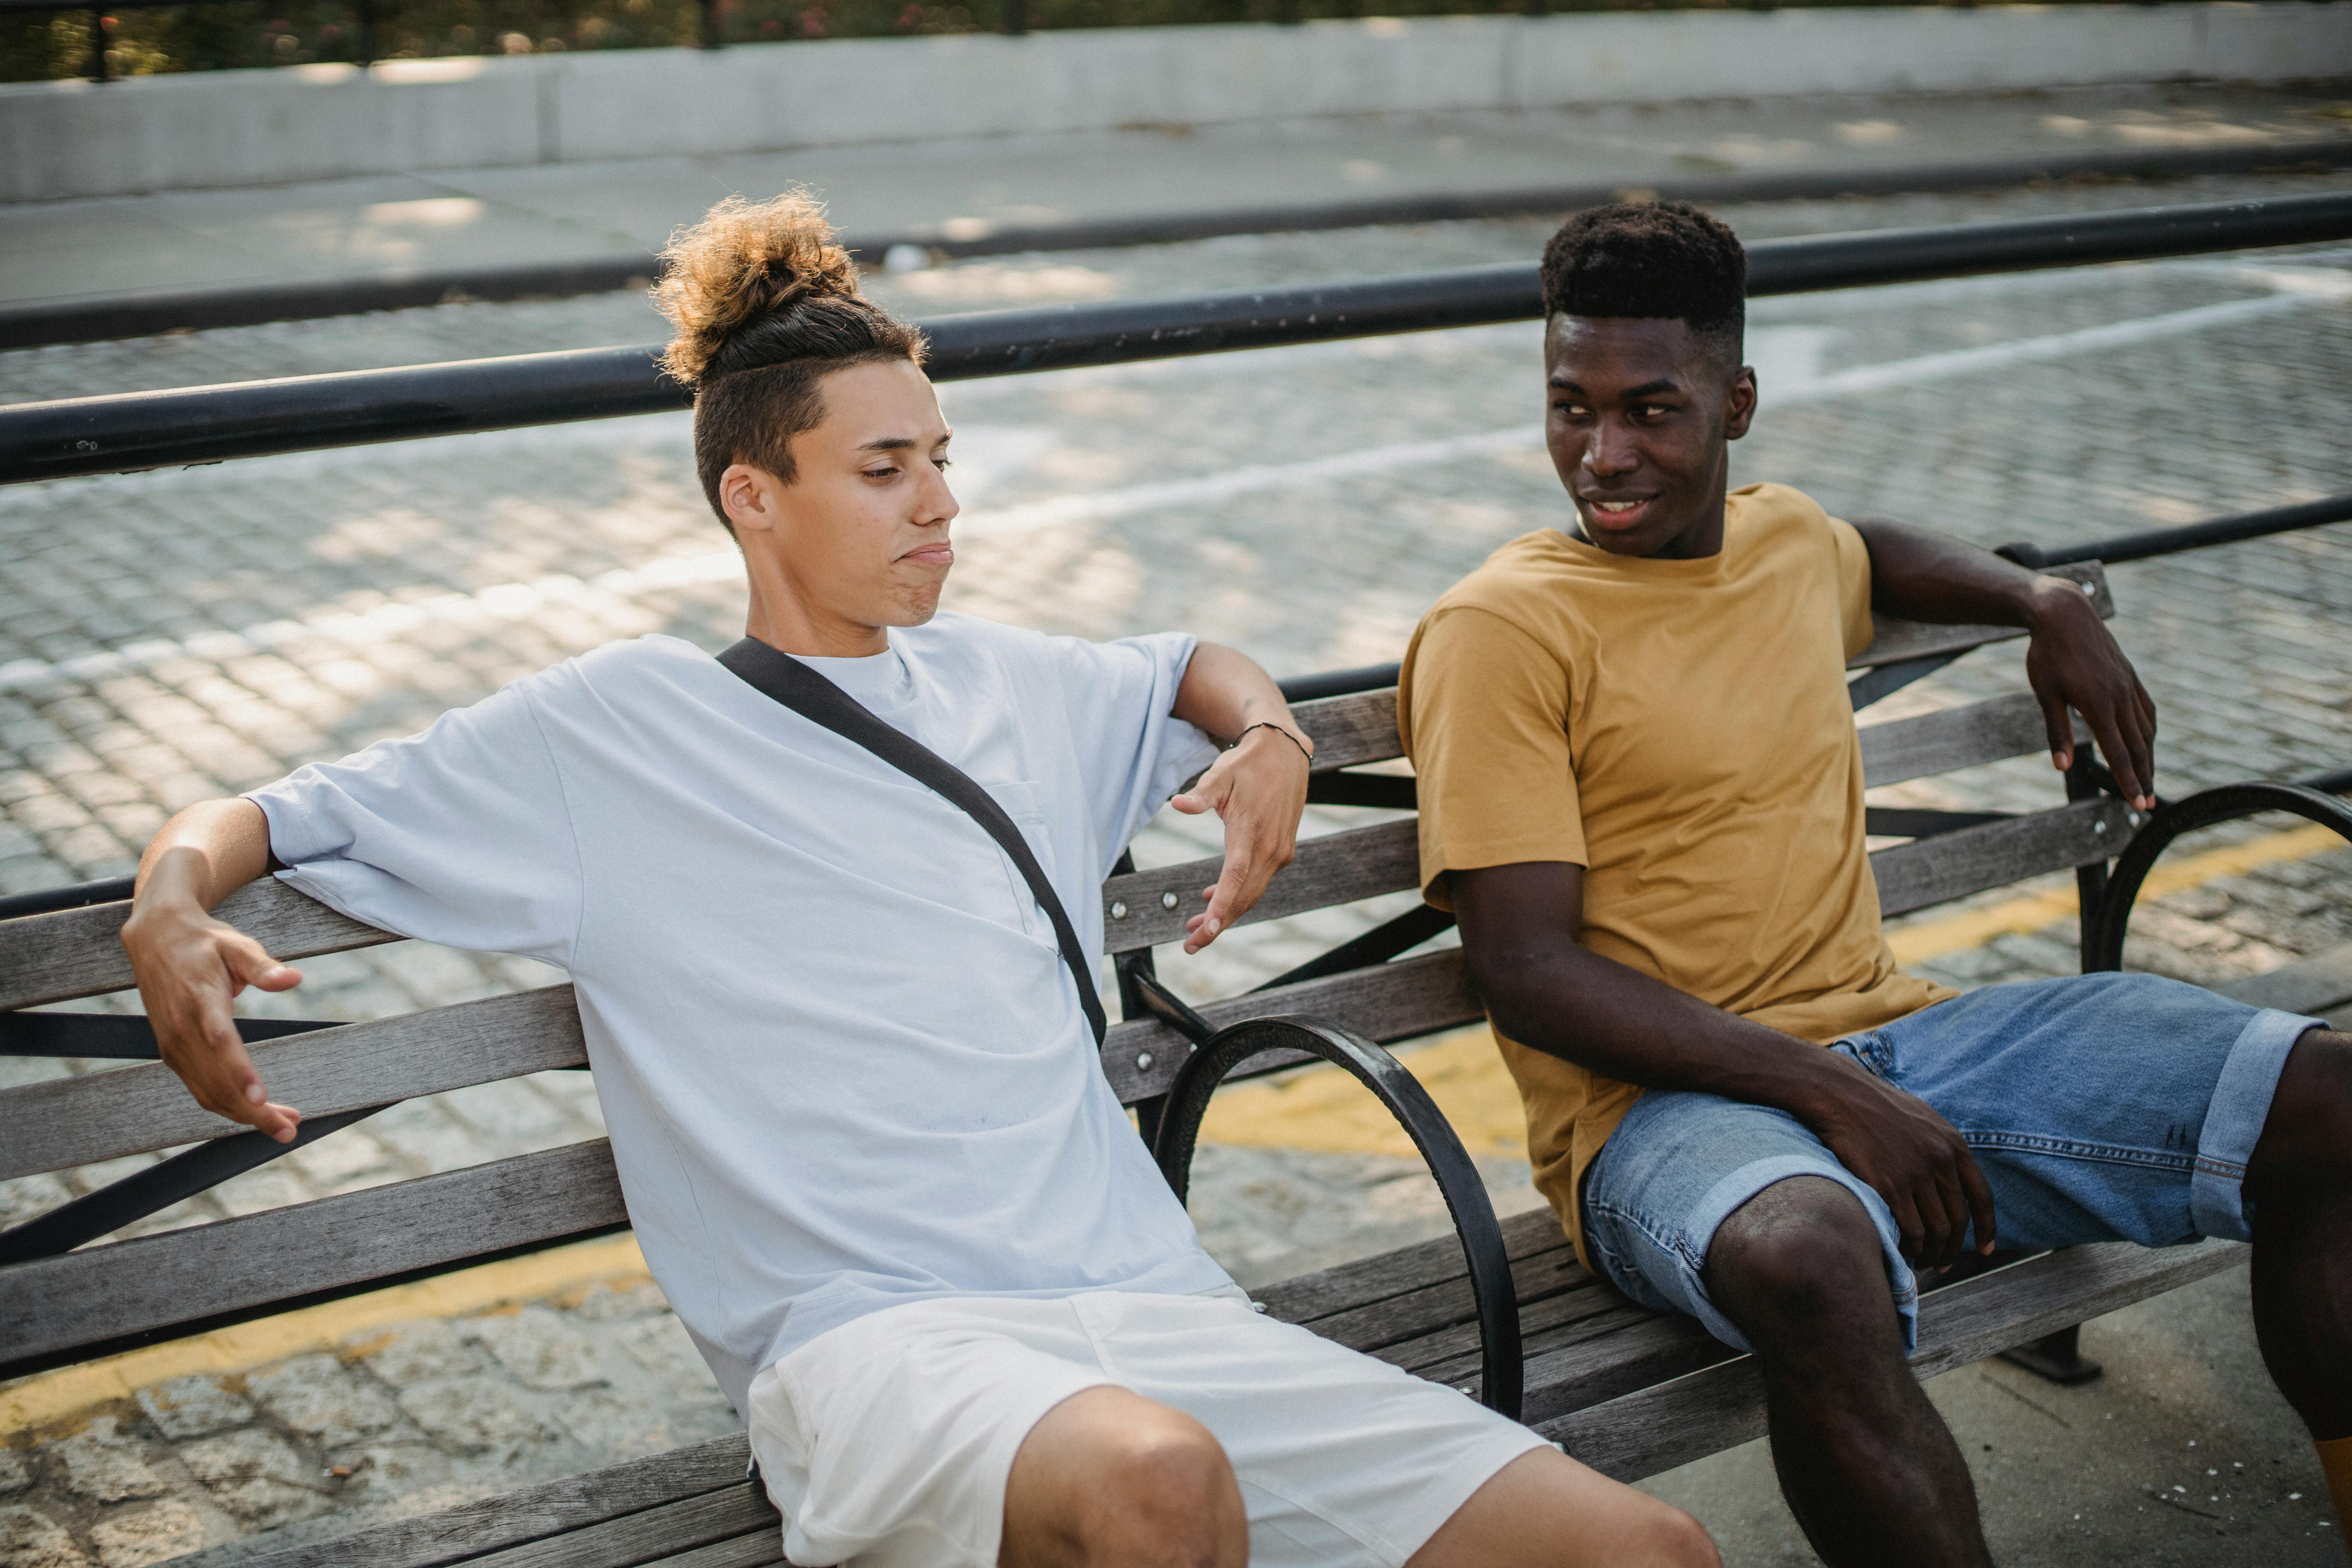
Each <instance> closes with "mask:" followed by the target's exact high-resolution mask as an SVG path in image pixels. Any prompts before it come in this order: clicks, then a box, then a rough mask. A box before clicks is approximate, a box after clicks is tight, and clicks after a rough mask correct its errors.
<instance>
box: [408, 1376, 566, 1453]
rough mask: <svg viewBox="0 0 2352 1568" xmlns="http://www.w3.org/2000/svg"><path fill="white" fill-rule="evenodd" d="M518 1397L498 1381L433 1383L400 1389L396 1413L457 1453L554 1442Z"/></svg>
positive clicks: (477, 1379) (431, 1380) (442, 1379)
mask: <svg viewBox="0 0 2352 1568" xmlns="http://www.w3.org/2000/svg"><path fill="white" fill-rule="evenodd" d="M520 1394H521V1391H520V1389H517V1388H515V1387H514V1386H513V1385H512V1384H508V1383H507V1382H505V1381H504V1380H503V1379H499V1378H492V1377H487V1376H481V1375H476V1376H471V1377H436V1378H428V1379H426V1380H425V1381H424V1382H422V1383H415V1384H410V1385H409V1386H408V1387H406V1388H404V1389H402V1390H401V1391H400V1407H401V1409H402V1410H404V1411H405V1412H406V1413H407V1414H408V1417H409V1419H411V1420H412V1421H415V1423H416V1424H417V1425H418V1426H422V1427H424V1428H425V1430H426V1431H427V1432H430V1433H432V1434H433V1436H436V1437H438V1438H439V1439H441V1440H442V1441H443V1442H445V1443H446V1444H448V1445H450V1446H451V1447H454V1448H456V1449H457V1450H458V1451H459V1452H461V1453H482V1452H485V1451H488V1450H492V1449H497V1450H501V1451H520V1450H526V1449H528V1448H530V1447H532V1446H533V1445H536V1444H540V1443H544V1442H547V1441H549V1440H551V1439H552V1438H553V1437H554V1436H556V1434H555V1431H554V1429H553V1428H552V1427H551V1426H548V1424H547V1423H546V1422H545V1421H543V1420H541V1418H540V1416H539V1415H537V1414H536V1413H535V1412H534V1411H532V1410H531V1409H530V1408H528V1407H527V1406H526V1405H525V1404H524V1402H523V1400H522V1398H521V1397H520Z"/></svg>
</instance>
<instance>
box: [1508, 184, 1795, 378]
mask: <svg viewBox="0 0 2352 1568" xmlns="http://www.w3.org/2000/svg"><path fill="white" fill-rule="evenodd" d="M1543 301H1544V317H1545V319H1546V320H1547V321H1549V319H1550V318H1552V317H1554V316H1637V317H1646V318H1649V319H1652V320H1666V321H1683V322H1685V323H1686V324H1687V325H1688V326H1689V327H1690V330H1691V331H1692V333H1693V334H1694V335H1696V336H1697V337H1699V338H1701V339H1704V340H1705V341H1706V346H1707V347H1708V348H1709V349H1710V350H1712V351H1714V352H1715V353H1718V354H1720V355H1721V356H1723V357H1724V358H1725V359H1726V360H1727V362H1728V363H1731V364H1733V365H1737V364H1738V363H1739V361H1740V356H1741V353H1742V352H1743V346H1744V345H1743V338H1744V336H1745V333H1746V331H1747V326H1748V252H1747V251H1746V250H1745V249H1743V248H1741V247H1740V244H1739V237H1738V236H1737V235H1735V234H1733V233H1732V232H1731V230H1730V229H1728V228H1727V227H1725V226H1724V225H1723V224H1722V223H1720V222H1718V221H1717V219H1715V218H1713V217H1710V216H1707V215H1706V213H1703V212H1701V211H1699V209H1698V208H1696V207H1695V206H1693V205H1690V204H1689V203H1688V202H1645V203H1632V202H1618V203H1613V204H1612V205H1608V206H1599V207H1587V208H1585V209H1584V211H1582V212H1580V213H1578V214H1576V215H1575V216H1572V217H1570V219H1569V220H1568V221H1567V222H1566V223H1564V224H1562V225H1560V226H1559V233H1558V234H1555V235H1553V236H1552V237H1551V241H1550V243H1549V244H1548V245H1546V246H1545V247H1544V253H1543Z"/></svg>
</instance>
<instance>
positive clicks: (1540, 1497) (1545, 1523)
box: [1405, 1448, 1719, 1568]
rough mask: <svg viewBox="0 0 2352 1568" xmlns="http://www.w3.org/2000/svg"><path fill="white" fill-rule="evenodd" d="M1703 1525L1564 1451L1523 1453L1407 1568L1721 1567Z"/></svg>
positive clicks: (1472, 1498) (1475, 1495)
mask: <svg viewBox="0 0 2352 1568" xmlns="http://www.w3.org/2000/svg"><path fill="white" fill-rule="evenodd" d="M1505 1563H1507V1564H1510V1565H1511V1568H1604V1565H1606V1568H1717V1564H1718V1563H1719V1559H1717V1556H1716V1554H1715V1542H1712V1541H1710V1540H1708V1539H1707V1534H1706V1531H1705V1530H1703V1529H1701V1528H1700V1526H1699V1522H1698V1521H1696V1520H1695V1519H1693V1518H1692V1517H1691V1516H1690V1515H1688V1514H1686V1513H1685V1512H1683V1511H1682V1510H1680V1509H1677V1508H1672V1507H1669V1506H1668V1505H1666V1504H1664V1503H1662V1502H1660V1501H1658V1500H1657V1499H1655V1498H1654V1497H1650V1496H1647V1495H1646V1494H1644V1493H1642V1492H1637V1491H1635V1490H1634V1489H1633V1488H1631V1487H1629V1486H1623V1485H1621V1484H1620V1483H1618V1482H1616V1481H1612V1480H1611V1479H1608V1478H1607V1477H1606V1476H1602V1475H1600V1474H1597V1473H1596V1472H1594V1471H1592V1470H1589V1469H1587V1468H1584V1467H1583V1466H1582V1465H1580V1464H1578V1463H1577V1462H1576V1461H1575V1460H1574V1459H1571V1458H1569V1457H1568V1456H1567V1455H1565V1454H1563V1453H1561V1452H1559V1450H1558V1449H1557V1448H1537V1449H1533V1450H1531V1451H1530V1452H1528V1453H1525V1454H1522V1455H1520V1456H1519V1457H1518V1458H1516V1459H1513V1460H1512V1461H1511V1462H1510V1463H1509V1464H1507V1465H1506V1466H1504V1467H1503V1468H1501V1469H1499V1470H1497V1471H1496V1472H1495V1474H1494V1475H1493V1476H1492V1477H1491V1478H1489V1479H1488V1480H1487V1482H1486V1485H1485V1486H1483V1487H1480V1488H1479V1489H1477V1490H1476V1491H1475V1492H1473V1493H1471V1494H1470V1500H1469V1501H1468V1502H1465V1503H1464V1504H1463V1505H1462V1506H1461V1507H1460V1508H1459V1509H1456V1510H1454V1517H1453V1518H1452V1519H1449V1520H1447V1521H1445V1523H1444V1525H1442V1526H1440V1527H1439V1529H1438V1531H1437V1533H1436V1534H1435V1535H1433V1536H1431V1537H1430V1538H1429V1540H1428V1541H1427V1542H1425V1543H1423V1546H1422V1549H1421V1550H1420V1551H1418V1552H1414V1553H1413V1554H1412V1558H1411V1559H1410V1560H1409V1561H1408V1562H1407V1563H1406V1564H1405V1568H1496V1565H1497V1564H1505Z"/></svg>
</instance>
